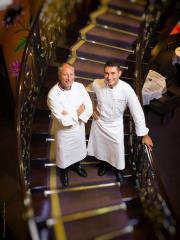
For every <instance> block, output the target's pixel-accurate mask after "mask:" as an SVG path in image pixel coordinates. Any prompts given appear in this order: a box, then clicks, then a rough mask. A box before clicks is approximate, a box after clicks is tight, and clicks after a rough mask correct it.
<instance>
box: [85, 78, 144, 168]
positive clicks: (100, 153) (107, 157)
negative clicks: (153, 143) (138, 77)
mask: <svg viewBox="0 0 180 240" xmlns="http://www.w3.org/2000/svg"><path fill="white" fill-rule="evenodd" d="M92 87H93V90H94V92H95V94H96V97H97V103H98V105H97V110H98V111H99V112H100V114H101V116H100V118H99V119H98V120H97V121H96V120H93V121H92V126H91V132H90V137H89V142H88V155H90V156H95V157H96V158H97V159H99V160H103V161H106V162H108V163H109V164H111V165H112V166H114V167H115V168H117V169H119V170H121V169H124V168H125V157H124V127H123V114H124V111H125V109H126V107H127V106H128V107H129V109H130V112H131V114H132V116H133V119H134V122H135V127H136V133H137V135H138V136H144V135H145V134H147V133H148V129H147V128H146V125H145V119H144V114H143V111H142V108H141V106H140V103H139V101H138V99H137V96H136V94H135V92H134V91H133V89H132V88H131V87H130V86H129V85H128V84H127V83H125V82H123V81H121V80H120V81H119V83H118V84H117V85H116V86H115V87H114V88H112V89H111V88H109V87H108V86H106V84H105V81H104V79H97V80H95V81H94V83H93V86H92Z"/></svg>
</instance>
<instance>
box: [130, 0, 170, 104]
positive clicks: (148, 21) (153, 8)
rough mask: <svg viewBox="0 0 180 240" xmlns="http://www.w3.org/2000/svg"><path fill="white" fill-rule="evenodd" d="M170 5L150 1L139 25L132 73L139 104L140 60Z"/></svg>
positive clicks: (163, 0) (162, 1) (140, 95)
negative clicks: (134, 64)
mask: <svg viewBox="0 0 180 240" xmlns="http://www.w3.org/2000/svg"><path fill="white" fill-rule="evenodd" d="M170 3H171V0H150V1H149V4H147V10H146V14H144V21H142V24H141V31H140V34H139V36H138V40H137V44H136V66H135V72H134V75H135V89H136V93H137V95H138V97H139V99H140V101H141V102H142V94H141V90H142V86H143V83H144V80H145V79H143V77H142V60H143V57H144V54H145V51H146V48H147V46H148V43H149V41H150V39H151V37H152V35H153V33H154V31H155V30H156V28H157V26H158V23H159V21H160V19H161V17H162V16H163V14H164V13H165V12H166V11H167V9H168V6H169V5H170Z"/></svg>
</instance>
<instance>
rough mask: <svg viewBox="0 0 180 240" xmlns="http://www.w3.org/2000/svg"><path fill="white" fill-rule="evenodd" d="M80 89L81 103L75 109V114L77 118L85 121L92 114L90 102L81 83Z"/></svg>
mask: <svg viewBox="0 0 180 240" xmlns="http://www.w3.org/2000/svg"><path fill="white" fill-rule="evenodd" d="M81 91H82V95H83V103H82V104H81V105H80V106H79V108H78V109H77V114H78V117H79V119H81V120H82V121H83V122H85V123H86V122H87V121H88V119H89V118H90V116H91V115H92V102H91V99H90V97H89V94H88V92H87V91H86V89H85V87H84V86H83V85H81Z"/></svg>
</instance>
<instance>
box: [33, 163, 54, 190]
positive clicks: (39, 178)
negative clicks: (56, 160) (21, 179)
mask: <svg viewBox="0 0 180 240" xmlns="http://www.w3.org/2000/svg"><path fill="white" fill-rule="evenodd" d="M30 176H31V188H32V189H44V190H45V189H47V188H49V176H50V168H46V167H45V165H44V164H42V163H37V162H36V163H34V162H31V168H30Z"/></svg>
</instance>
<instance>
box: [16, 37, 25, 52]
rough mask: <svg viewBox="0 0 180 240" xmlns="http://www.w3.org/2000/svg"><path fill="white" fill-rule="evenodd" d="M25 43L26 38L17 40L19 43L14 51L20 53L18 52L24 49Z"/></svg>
mask: <svg viewBox="0 0 180 240" xmlns="http://www.w3.org/2000/svg"><path fill="white" fill-rule="evenodd" d="M26 42H27V36H25V37H22V38H21V39H20V40H19V43H18V45H17V47H16V49H15V50H14V51H15V52H17V51H20V50H22V49H24V47H25V45H26Z"/></svg>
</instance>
